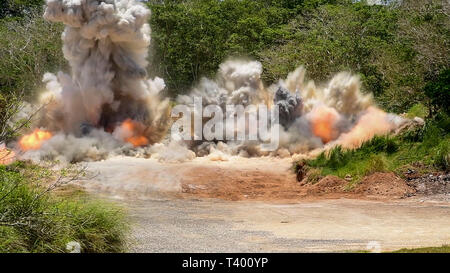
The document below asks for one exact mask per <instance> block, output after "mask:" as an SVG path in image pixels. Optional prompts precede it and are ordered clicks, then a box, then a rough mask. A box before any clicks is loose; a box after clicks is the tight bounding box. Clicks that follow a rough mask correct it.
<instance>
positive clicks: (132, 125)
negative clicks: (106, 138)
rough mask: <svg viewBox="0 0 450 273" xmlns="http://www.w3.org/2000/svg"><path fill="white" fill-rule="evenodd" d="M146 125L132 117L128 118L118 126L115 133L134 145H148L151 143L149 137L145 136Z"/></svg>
mask: <svg viewBox="0 0 450 273" xmlns="http://www.w3.org/2000/svg"><path fill="white" fill-rule="evenodd" d="M144 129H145V126H144V125H143V124H142V123H139V122H137V121H134V120H132V119H126V120H125V121H124V122H122V124H121V125H120V126H119V127H118V128H116V130H115V131H114V133H113V135H115V136H117V137H118V138H120V139H122V140H124V141H126V142H128V143H131V144H133V146H134V147H140V146H146V145H148V144H149V140H148V138H146V137H145V136H144Z"/></svg>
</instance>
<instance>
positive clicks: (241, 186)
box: [182, 166, 414, 201]
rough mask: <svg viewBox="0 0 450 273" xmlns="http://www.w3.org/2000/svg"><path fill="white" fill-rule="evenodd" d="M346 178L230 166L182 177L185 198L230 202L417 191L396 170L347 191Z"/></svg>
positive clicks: (371, 196) (401, 194)
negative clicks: (303, 177)
mask: <svg viewBox="0 0 450 273" xmlns="http://www.w3.org/2000/svg"><path fill="white" fill-rule="evenodd" d="M347 183H348V182H347V181H346V180H344V179H342V178H339V177H336V176H326V177H324V178H322V179H321V180H319V182H317V183H315V184H311V183H308V184H304V183H300V182H297V180H296V176H295V174H294V173H293V172H290V171H288V170H267V171H266V170H252V169H249V170H248V171H242V170H239V171H237V170H234V169H230V168H217V167H216V168H211V167H209V166H205V167H196V168H194V169H192V170H191V171H190V172H189V173H186V175H185V177H184V178H183V179H182V193H183V195H184V196H186V197H198V198H218V199H224V200H231V201H239V200H261V201H262V200H264V201H277V200H284V201H289V200H291V201H295V200H299V199H306V200H311V199H334V198H343V197H345V198H357V199H385V198H390V199H396V198H404V197H406V196H409V195H411V194H412V193H414V190H413V189H412V188H411V187H409V186H408V185H407V184H406V182H405V181H404V180H402V179H400V178H398V177H397V176H395V175H394V174H393V173H374V174H372V175H369V176H367V177H365V178H364V179H363V180H362V181H361V182H360V183H359V184H358V185H357V186H356V187H355V188H354V189H352V190H345V186H346V185H347Z"/></svg>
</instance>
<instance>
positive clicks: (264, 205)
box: [82, 158, 450, 252]
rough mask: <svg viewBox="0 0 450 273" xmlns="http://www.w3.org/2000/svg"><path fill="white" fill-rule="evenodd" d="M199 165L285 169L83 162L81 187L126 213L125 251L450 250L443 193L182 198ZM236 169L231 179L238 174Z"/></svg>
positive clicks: (449, 214) (449, 216) (449, 213)
mask: <svg viewBox="0 0 450 273" xmlns="http://www.w3.org/2000/svg"><path fill="white" fill-rule="evenodd" d="M202 164H212V165H214V164H216V165H217V166H219V167H221V168H228V167H233V166H234V167H235V166H236V165H238V166H239V168H244V167H245V168H246V169H248V168H250V167H251V168H255V169H256V168H259V169H267V170H270V169H279V170H284V169H283V168H287V167H288V166H289V163H286V162H278V163H277V162H267V163H264V161H263V160H262V159H261V160H259V161H256V160H254V161H249V162H239V164H233V162H228V163H205V162H191V163H183V164H166V165H165V164H159V163H158V164H157V163H155V162H151V161H149V160H145V159H134V158H128V159H127V158H116V159H112V160H107V161H103V162H93V163H89V165H88V167H89V169H90V170H91V171H94V172H97V174H98V175H97V176H96V177H95V180H92V181H87V182H84V183H83V184H82V185H84V186H85V187H86V189H87V190H88V191H91V192H93V193H95V194H99V195H103V196H105V197H106V198H109V199H113V200H116V201H117V202H119V203H122V204H124V206H125V207H126V208H128V213H129V215H130V216H129V217H130V222H131V223H132V227H133V229H132V233H131V235H130V247H129V249H130V251H131V252H333V251H338V252H339V251H357V250H367V247H368V245H369V246H371V247H372V249H375V250H377V251H389V250H396V249H400V248H404V247H408V248H409V247H426V246H441V245H443V244H450V202H449V199H448V198H447V197H448V196H447V195H445V194H444V195H445V196H443V197H442V196H441V197H440V198H439V199H434V198H430V197H426V198H424V197H418V196H416V197H412V198H407V199H403V200H397V201H389V202H387V201H383V202H381V201H365V200H357V199H336V200H326V199H323V200H314V201H301V202H300V201H296V200H292V201H279V202H276V201H273V200H272V201H270V202H269V201H224V200H217V199H194V198H196V197H195V196H194V197H193V196H191V195H190V196H183V194H181V184H182V182H183V179H185V177H184V176H183V174H185V173H186V170H189V169H190V168H194V167H198V165H202ZM227 164H228V165H229V166H228V165H227ZM264 164H267V166H265V165H264ZM274 164H278V165H277V167H276V168H275V167H274V166H275V165H274ZM286 164H287V165H286ZM241 165H242V167H241ZM244 165H245V166H244ZM227 166H228V167H227ZM239 168H238V169H236V172H237V173H238V172H243V171H244V169H242V170H240V169H239ZM441 195H442V194H441Z"/></svg>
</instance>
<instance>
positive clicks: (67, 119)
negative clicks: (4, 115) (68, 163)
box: [22, 0, 169, 160]
mask: <svg viewBox="0 0 450 273" xmlns="http://www.w3.org/2000/svg"><path fill="white" fill-rule="evenodd" d="M149 16H150V11H149V10H148V9H147V8H146V7H145V6H144V5H142V4H140V3H138V2H136V1H135V0H102V1H97V0H47V7H46V9H45V13H44V18H45V19H47V20H49V21H52V22H62V23H64V25H65V30H64V33H63V35H62V39H63V53H64V57H65V58H66V59H67V61H68V62H69V65H70V68H71V73H70V74H66V73H64V72H58V73H57V74H56V75H55V74H51V73H47V74H45V76H44V82H45V83H46V92H45V93H44V94H43V95H42V97H41V100H40V104H41V105H45V107H44V109H43V111H42V115H41V117H40V119H39V120H38V122H37V124H36V126H37V127H40V128H42V130H44V132H45V133H51V134H52V135H54V134H56V136H54V137H53V138H54V139H53V138H52V139H51V140H50V141H46V142H48V143H46V144H45V145H43V146H42V147H39V148H41V150H43V151H41V152H42V153H44V154H45V156H51V155H53V154H58V153H60V154H63V155H65V156H68V159H69V160H76V159H77V158H78V157H84V156H86V157H92V156H91V154H92V153H97V155H96V156H94V158H97V157H103V155H104V154H105V153H108V152H111V151H113V150H116V149H120V148H121V146H123V142H130V143H131V144H132V145H134V146H136V147H137V146H143V145H147V144H152V143H156V142H158V141H159V140H161V139H162V138H163V137H164V135H165V134H166V130H167V128H168V116H169V115H168V109H169V107H168V100H163V101H162V100H160V98H159V95H158V93H159V92H160V91H161V90H162V89H164V88H165V84H164V81H163V80H162V79H160V78H155V79H154V80H151V79H148V78H147V75H146V66H147V65H148V63H147V54H148V47H149V45H150V27H149V25H148V23H147V22H148V18H149ZM105 132H108V133H111V134H107V133H105ZM106 139H108V140H106ZM37 140H38V139H37ZM39 146H40V144H39ZM89 146H90V147H89ZM84 147H86V149H85V148H84ZM22 148H24V149H25V150H27V147H22ZM29 148H31V150H35V149H32V148H34V147H29ZM75 150H79V152H78V155H76V154H74V153H76V151H75ZM35 153H36V152H35ZM51 157H53V156H51Z"/></svg>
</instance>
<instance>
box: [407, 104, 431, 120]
mask: <svg viewBox="0 0 450 273" xmlns="http://www.w3.org/2000/svg"><path fill="white" fill-rule="evenodd" d="M427 114H428V109H427V107H426V106H425V105H423V104H421V103H417V104H414V105H413V106H412V107H411V108H410V109H409V111H408V112H407V113H406V117H407V118H415V117H419V118H425V117H426V116H427Z"/></svg>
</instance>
